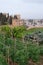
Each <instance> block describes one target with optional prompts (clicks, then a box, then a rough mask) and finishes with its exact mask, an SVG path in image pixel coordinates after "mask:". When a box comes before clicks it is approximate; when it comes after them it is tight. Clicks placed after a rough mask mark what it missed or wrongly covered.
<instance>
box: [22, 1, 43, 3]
mask: <svg viewBox="0 0 43 65" xmlns="http://www.w3.org/2000/svg"><path fill="white" fill-rule="evenodd" d="M22 1H24V2H25V3H43V0H22Z"/></svg>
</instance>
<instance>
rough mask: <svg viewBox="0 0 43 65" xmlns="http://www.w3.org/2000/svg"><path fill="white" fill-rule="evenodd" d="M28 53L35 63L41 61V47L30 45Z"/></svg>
mask: <svg viewBox="0 0 43 65" xmlns="http://www.w3.org/2000/svg"><path fill="white" fill-rule="evenodd" d="M28 52H29V57H30V59H32V60H33V61H35V62H36V61H38V60H39V57H40V50H39V46H38V45H36V44H29V45H28Z"/></svg>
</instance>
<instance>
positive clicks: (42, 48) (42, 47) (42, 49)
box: [40, 45, 43, 56]
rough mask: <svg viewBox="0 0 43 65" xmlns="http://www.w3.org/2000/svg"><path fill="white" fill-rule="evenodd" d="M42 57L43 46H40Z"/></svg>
mask: <svg viewBox="0 0 43 65" xmlns="http://www.w3.org/2000/svg"><path fill="white" fill-rule="evenodd" d="M40 55H42V56H43V45H42V46H40Z"/></svg>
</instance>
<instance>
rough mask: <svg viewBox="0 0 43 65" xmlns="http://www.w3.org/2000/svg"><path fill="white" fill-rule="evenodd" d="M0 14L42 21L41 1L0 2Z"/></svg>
mask: <svg viewBox="0 0 43 65" xmlns="http://www.w3.org/2000/svg"><path fill="white" fill-rule="evenodd" d="M0 12H3V13H9V14H10V15H15V14H20V15H21V18H25V19H43V0H0Z"/></svg>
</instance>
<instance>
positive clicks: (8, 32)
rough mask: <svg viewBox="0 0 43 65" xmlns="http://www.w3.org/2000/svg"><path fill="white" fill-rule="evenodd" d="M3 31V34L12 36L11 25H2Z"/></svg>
mask: <svg viewBox="0 0 43 65" xmlns="http://www.w3.org/2000/svg"><path fill="white" fill-rule="evenodd" d="M1 32H3V34H5V36H6V37H11V35H12V32H11V28H10V27H9V26H2V27H1Z"/></svg>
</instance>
